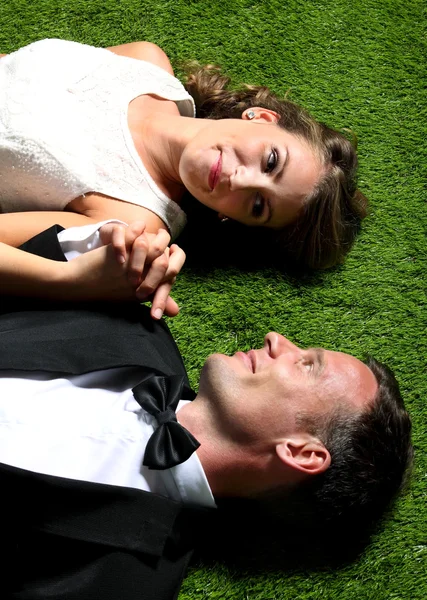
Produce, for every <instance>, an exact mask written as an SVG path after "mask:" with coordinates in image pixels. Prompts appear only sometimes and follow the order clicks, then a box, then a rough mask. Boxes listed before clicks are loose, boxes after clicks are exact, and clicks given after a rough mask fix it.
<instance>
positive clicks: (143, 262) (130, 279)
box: [68, 221, 185, 319]
mask: <svg viewBox="0 0 427 600" xmlns="http://www.w3.org/2000/svg"><path fill="white" fill-rule="evenodd" d="M99 233H100V237H101V241H102V243H103V244H105V245H104V246H102V247H101V248H97V249H96V250H92V251H90V252H87V253H86V254H82V255H81V256H79V257H78V258H76V259H74V260H72V261H70V263H68V264H69V266H70V267H72V269H73V271H74V276H73V279H74V284H75V285H77V286H78V287H80V288H85V290H86V292H87V294H86V295H87V298H88V299H104V300H139V301H145V300H151V303H152V306H151V316H152V317H153V318H155V319H160V318H161V316H162V315H163V313H164V314H166V315H167V316H169V317H174V316H176V315H177V314H178V312H179V307H178V305H177V303H176V302H175V301H174V300H173V299H172V298H171V297H170V296H169V293H170V291H171V288H172V286H173V284H174V283H175V280H176V276H177V275H178V273H179V272H180V270H181V268H182V266H183V264H184V262H185V253H184V251H183V250H182V249H181V248H180V247H179V246H177V245H176V244H172V246H170V247H169V246H168V244H169V242H170V236H169V234H168V232H167V231H166V230H164V229H160V230H159V232H158V233H156V234H153V233H147V232H146V231H145V223H143V222H141V221H137V222H134V223H132V224H130V225H128V226H126V225H121V224H118V223H107V224H106V225H104V226H103V227H101V229H100V230H99Z"/></svg>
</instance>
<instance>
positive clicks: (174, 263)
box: [165, 244, 187, 279]
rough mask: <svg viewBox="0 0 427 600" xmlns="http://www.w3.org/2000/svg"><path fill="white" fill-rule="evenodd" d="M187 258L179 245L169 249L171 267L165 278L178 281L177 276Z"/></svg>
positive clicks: (173, 245)
mask: <svg viewBox="0 0 427 600" xmlns="http://www.w3.org/2000/svg"><path fill="white" fill-rule="evenodd" d="M186 258H187V257H186V255H185V252H184V250H183V249H182V248H180V247H179V246H178V245H177V244H172V246H171V247H170V248H169V266H168V270H167V271H166V274H165V277H166V278H167V279H176V276H177V275H178V274H179V272H180V271H181V269H182V267H183V265H184V263H185V259H186Z"/></svg>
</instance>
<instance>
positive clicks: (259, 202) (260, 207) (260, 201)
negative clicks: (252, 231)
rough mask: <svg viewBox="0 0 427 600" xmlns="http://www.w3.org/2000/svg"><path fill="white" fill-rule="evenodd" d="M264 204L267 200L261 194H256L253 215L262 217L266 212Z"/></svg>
mask: <svg viewBox="0 0 427 600" xmlns="http://www.w3.org/2000/svg"><path fill="white" fill-rule="evenodd" d="M264 205H265V200H264V198H263V197H262V196H260V194H257V195H256V198H255V202H254V204H253V206H252V216H253V217H255V218H256V219H259V217H262V215H263V213H264Z"/></svg>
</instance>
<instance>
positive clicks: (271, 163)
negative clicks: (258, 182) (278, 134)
mask: <svg viewBox="0 0 427 600" xmlns="http://www.w3.org/2000/svg"><path fill="white" fill-rule="evenodd" d="M277 162H278V155H277V151H276V150H275V149H274V148H273V150H272V151H271V152H270V154H269V157H268V159H267V165H266V169H265V172H266V173H271V172H272V171H274V169H275V168H276V166H277Z"/></svg>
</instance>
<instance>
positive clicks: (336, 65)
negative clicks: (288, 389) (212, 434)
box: [0, 0, 427, 600]
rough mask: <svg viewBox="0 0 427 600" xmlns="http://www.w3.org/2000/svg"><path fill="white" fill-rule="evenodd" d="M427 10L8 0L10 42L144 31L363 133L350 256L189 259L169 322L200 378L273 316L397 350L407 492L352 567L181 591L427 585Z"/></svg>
mask: <svg viewBox="0 0 427 600" xmlns="http://www.w3.org/2000/svg"><path fill="white" fill-rule="evenodd" d="M426 12H427V8H426V4H425V2H424V1H423V0H406V1H403V0H381V1H379V0H322V1H320V0H316V1H313V0H287V1H286V0H280V1H278V0H269V1H267V0H265V1H257V0H217V1H207V0H205V1H202V0H162V1H160V0H157V1H154V0H62V1H60V2H58V1H55V0H30V1H28V2H25V1H23V0H3V2H2V3H1V6H0V52H10V51H12V50H14V49H17V48H18V47H20V46H22V45H25V44H27V43H29V42H31V41H34V40H36V39H40V38H44V37H63V38H66V39H72V40H76V41H80V42H86V43H91V44H94V45H100V46H107V45H114V44H121V43H125V42H130V41H133V40H138V39H145V40H149V41H152V42H155V43H157V44H159V45H160V46H161V47H162V48H163V49H164V50H165V51H166V53H167V54H168V55H169V56H170V57H171V60H172V63H173V65H174V66H175V67H176V68H177V69H178V72H179V65H180V63H181V61H184V60H188V59H198V60H199V61H200V62H201V63H219V64H220V65H222V67H223V68H224V70H225V71H226V72H227V73H228V74H230V75H231V76H232V78H233V80H234V81H235V82H236V83H240V82H246V83H254V84H265V85H268V86H270V87H271V88H272V89H273V90H274V91H276V92H278V93H283V94H285V93H288V95H290V97H291V98H292V99H293V100H295V101H297V102H300V103H301V104H303V105H304V106H305V107H306V108H308V109H309V110H310V111H311V112H312V113H313V114H314V115H315V116H316V117H317V118H319V119H321V120H323V121H325V122H327V123H328V124H330V125H332V126H334V127H336V128H344V127H345V128H350V129H352V130H353V131H354V132H356V134H357V137H358V140H359V156H360V188H361V189H362V191H363V192H364V193H365V194H366V195H367V196H368V198H369V200H370V206H371V211H370V215H369V217H368V218H367V219H366V220H365V222H364V226H363V230H362V233H361V235H360V236H359V238H358V241H357V243H356V245H355V248H354V250H353V251H352V252H351V254H350V255H349V257H348V259H347V261H346V262H345V264H344V265H343V266H342V267H340V268H337V269H335V270H332V271H329V272H323V273H320V274H318V275H316V276H314V277H310V278H307V277H306V278H304V279H302V280H297V279H296V278H293V277H290V276H288V277H286V276H285V277H283V276H280V275H279V274H277V273H275V272H273V271H257V272H253V273H249V274H248V273H242V272H239V271H237V270H220V269H216V270H214V269H206V270H198V271H196V270H194V269H187V270H186V271H185V272H184V273H183V274H182V275H181V276H180V278H179V281H178V282H177V284H176V287H175V297H176V299H177V300H178V301H179V302H180V304H181V307H182V311H181V314H180V315H179V316H178V317H177V318H176V319H175V320H173V321H171V322H170V326H171V329H172V332H173V334H174V335H175V336H176V339H177V341H178V344H179V347H180V349H181V351H182V353H183V355H184V357H185V360H186V365H187V367H188V371H189V374H190V378H191V380H192V383H193V384H194V385H195V386H196V385H197V380H198V373H199V370H200V367H201V365H202V363H203V361H204V358H205V357H206V355H207V354H209V353H211V352H214V351H221V352H230V353H232V352H235V351H236V350H237V349H243V350H247V349H249V348H251V347H257V346H259V345H261V344H262V340H263V336H264V334H265V333H266V332H267V331H269V330H271V329H275V330H277V331H279V332H282V333H285V334H286V335H287V336H288V337H290V338H291V339H292V340H293V341H294V342H296V343H298V344H301V345H304V346H305V345H315V346H325V347H329V348H331V349H338V350H342V351H345V352H350V353H352V354H355V355H356V356H359V357H363V356H364V355H365V354H367V353H369V354H372V355H373V356H375V357H377V358H378V359H379V360H381V361H384V362H387V363H388V364H389V365H390V366H391V367H392V368H393V369H394V370H395V372H396V374H397V376H398V379H399V381H400V384H401V388H402V391H403V394H404V397H405V400H406V403H407V406H408V408H409V410H410V412H411V414H412V417H413V425H414V432H413V440H414V445H415V451H416V455H415V467H414V474H413V478H412V481H411V484H410V487H409V490H408V491H407V493H406V494H405V496H404V497H402V498H401V499H400V501H399V502H398V503H397V506H396V507H395V510H394V512H393V515H392V516H391V517H390V518H389V519H388V520H387V522H386V523H385V524H384V525H383V527H382V528H381V530H380V531H379V532H378V533H376V534H375V535H374V537H373V539H372V541H371V543H370V545H369V546H368V547H367V548H366V549H365V550H364V551H363V553H362V554H361V556H359V557H358V558H357V559H356V560H353V561H352V562H350V563H348V564H344V565H341V566H339V567H336V566H332V565H331V566H330V567H329V568H328V567H326V568H325V567H323V568H322V569H317V568H314V567H310V568H308V567H307V566H306V565H304V561H303V560H301V561H300V564H298V565H297V566H295V565H294V564H292V566H290V564H289V565H288V564H286V562H285V563H284V564H283V566H282V569H280V570H274V571H261V572H253V571H250V570H248V571H247V572H243V573H242V572H236V571H235V570H232V569H230V568H229V567H227V566H224V565H220V564H218V565H216V566H213V567H212V566H209V567H208V566H203V565H201V566H200V565H196V566H194V567H193V568H192V569H191V570H190V573H189V575H188V577H187V578H186V580H185V582H184V584H183V587H182V591H181V594H180V596H179V599H180V600H204V599H213V598H215V599H218V598H230V599H236V600H282V599H289V600H318V599H325V600H329V599H344V600H353V599H354V600H356V599H357V600H368V599H369V600H371V599H372V600H391V599H393V600H399V599H402V600H415V599H420V600H421V599H424V598H426V597H427V583H426V572H427V525H426V523H427V508H426V472H427V464H426V440H425V434H426V414H427V410H426V408H425V406H424V404H425V397H426V350H427V344H426V333H427V332H426V325H427V317H426V304H427V303H426V262H427V261H426V222H427V218H426V198H427V195H426V182H427V177H426V175H427V174H426V164H427V142H426V138H427V119H426V117H427V110H426V84H427V81H426V57H427V53H426V39H427V38H426V31H425V29H426V17H427V15H426ZM349 543H351V542H349ZM283 544H284V545H285V546H286V544H287V539H286V537H285V538H284V539H283ZM290 550H292V549H290ZM343 550H344V548H343Z"/></svg>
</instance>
